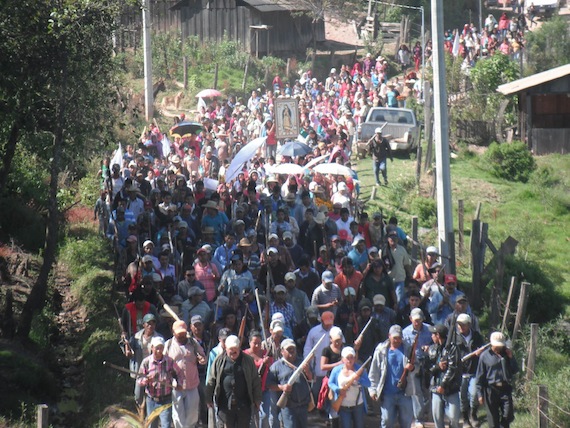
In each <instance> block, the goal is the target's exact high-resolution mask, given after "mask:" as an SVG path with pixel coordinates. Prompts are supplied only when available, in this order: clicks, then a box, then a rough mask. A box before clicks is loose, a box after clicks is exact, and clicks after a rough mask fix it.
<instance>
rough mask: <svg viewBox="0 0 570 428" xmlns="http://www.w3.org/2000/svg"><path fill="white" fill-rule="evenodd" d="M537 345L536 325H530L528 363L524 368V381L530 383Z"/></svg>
mask: <svg viewBox="0 0 570 428" xmlns="http://www.w3.org/2000/svg"><path fill="white" fill-rule="evenodd" d="M537 343H538V324H537V323H534V322H533V323H532V324H531V325H530V349H529V352H528V363H527V366H526V380H527V381H531V380H532V378H533V377H534V367H535V363H536V345H537Z"/></svg>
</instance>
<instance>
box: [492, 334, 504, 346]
mask: <svg viewBox="0 0 570 428" xmlns="http://www.w3.org/2000/svg"><path fill="white" fill-rule="evenodd" d="M506 344H507V341H506V339H505V335H504V334H503V333H501V332H500V331H496V332H494V333H492V334H491V346H505V345H506Z"/></svg>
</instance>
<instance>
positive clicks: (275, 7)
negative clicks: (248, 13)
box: [243, 0, 309, 12]
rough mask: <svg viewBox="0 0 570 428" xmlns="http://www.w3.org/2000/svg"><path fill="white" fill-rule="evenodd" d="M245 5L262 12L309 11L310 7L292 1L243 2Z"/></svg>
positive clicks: (258, 0)
mask: <svg viewBox="0 0 570 428" xmlns="http://www.w3.org/2000/svg"><path fill="white" fill-rule="evenodd" d="M243 2H244V3H247V4H249V5H250V6H251V7H253V8H255V9H257V10H259V11H260V12H283V11H308V10H309V7H308V6H307V5H306V4H302V3H301V2H296V1H291V0H279V1H275V0H243Z"/></svg>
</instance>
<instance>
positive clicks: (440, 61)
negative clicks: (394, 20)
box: [431, 0, 455, 273]
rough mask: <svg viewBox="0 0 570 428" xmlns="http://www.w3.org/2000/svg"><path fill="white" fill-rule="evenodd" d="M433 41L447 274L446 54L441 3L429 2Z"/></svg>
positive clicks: (440, 213)
mask: <svg viewBox="0 0 570 428" xmlns="http://www.w3.org/2000/svg"><path fill="white" fill-rule="evenodd" d="M431 10H432V14H431V28H432V32H433V34H432V40H433V45H434V46H433V98H434V103H433V105H434V132H435V134H434V137H435V141H434V143H435V163H436V183H437V184H436V187H437V228H438V235H439V249H440V252H441V254H442V255H443V256H445V257H446V258H447V257H449V259H448V260H449V261H450V265H451V266H450V267H449V271H450V272H451V273H455V263H454V261H455V254H454V253H455V248H454V245H453V241H454V240H453V235H452V234H453V214H452V209H451V208H452V207H451V177H450V173H449V117H448V111H447V89H446V87H445V58H444V53H445V50H444V48H443V31H444V30H443V0H431Z"/></svg>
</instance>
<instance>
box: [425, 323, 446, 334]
mask: <svg viewBox="0 0 570 428" xmlns="http://www.w3.org/2000/svg"><path fill="white" fill-rule="evenodd" d="M428 328H429V331H430V332H432V333H437V334H439V335H440V336H445V337H447V331H448V330H447V327H446V326H444V325H443V324H436V325H430V326H429V327H428Z"/></svg>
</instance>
